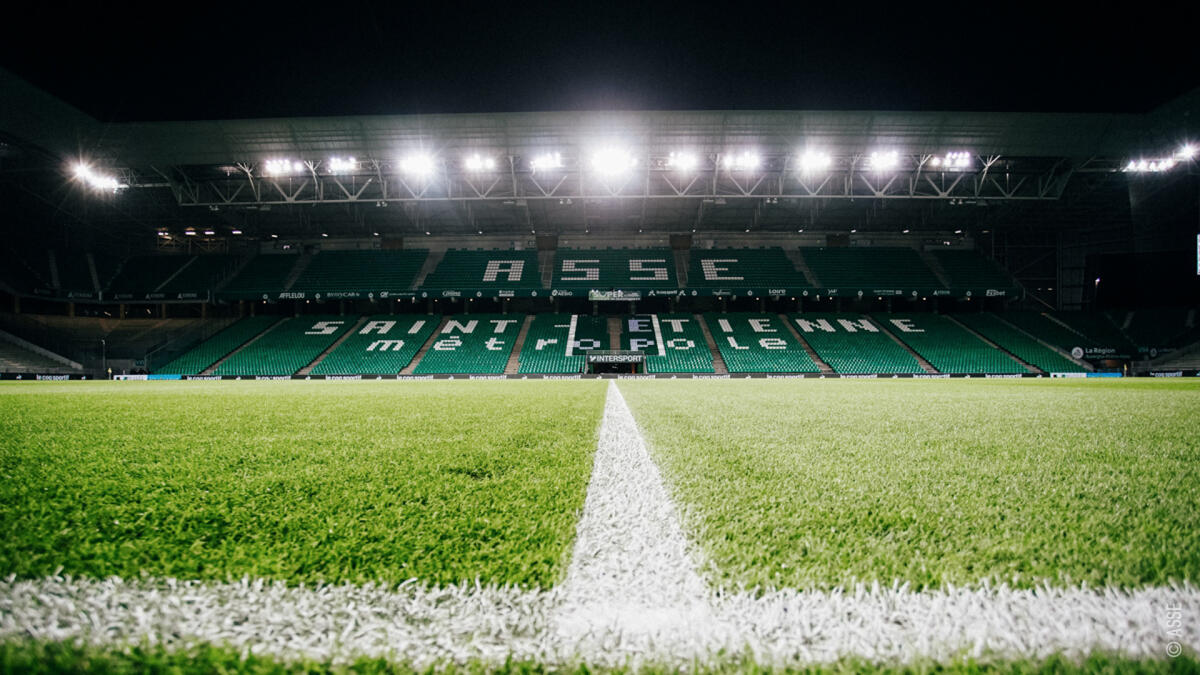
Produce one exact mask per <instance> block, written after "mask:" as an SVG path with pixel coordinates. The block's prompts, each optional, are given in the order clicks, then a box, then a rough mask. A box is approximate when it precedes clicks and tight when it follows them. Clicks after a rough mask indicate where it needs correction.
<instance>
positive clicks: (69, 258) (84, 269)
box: [56, 251, 97, 297]
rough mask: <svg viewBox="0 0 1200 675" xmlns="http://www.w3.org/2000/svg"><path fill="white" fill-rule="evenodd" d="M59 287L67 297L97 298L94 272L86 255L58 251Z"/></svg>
mask: <svg viewBox="0 0 1200 675" xmlns="http://www.w3.org/2000/svg"><path fill="white" fill-rule="evenodd" d="M56 261H57V263H58V285H59V288H60V289H62V292H63V293H64V294H65V295H66V296H67V297H72V296H73V295H75V294H82V295H84V296H95V295H96V292H97V290H96V285H95V284H94V283H92V272H91V269H90V268H89V267H88V257H87V254H86V253H78V252H74V251H58V252H57V255H56Z"/></svg>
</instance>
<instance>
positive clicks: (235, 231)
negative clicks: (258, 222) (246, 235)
mask: <svg viewBox="0 0 1200 675" xmlns="http://www.w3.org/2000/svg"><path fill="white" fill-rule="evenodd" d="M241 233H242V231H241V230H234V231H232V232H230V233H229V234H241Z"/></svg>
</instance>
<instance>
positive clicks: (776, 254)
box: [688, 248, 809, 290]
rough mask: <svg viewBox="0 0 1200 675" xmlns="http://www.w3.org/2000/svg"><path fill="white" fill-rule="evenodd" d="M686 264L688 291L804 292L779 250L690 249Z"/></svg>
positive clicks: (799, 277) (800, 278) (803, 284)
mask: <svg viewBox="0 0 1200 675" xmlns="http://www.w3.org/2000/svg"><path fill="white" fill-rule="evenodd" d="M690 259H691V261H690V262H689V263H688V287H689V288H727V289H732V290H736V289H739V288H746V289H750V288H759V289H761V288H781V289H787V288H806V287H809V283H808V281H806V280H805V279H804V275H803V274H801V273H800V272H798V271H796V266H795V265H794V264H793V263H792V261H791V259H790V258H788V257H787V254H786V253H784V252H783V249H781V248H723V249H692V251H691V253H690Z"/></svg>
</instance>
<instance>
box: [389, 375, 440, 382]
mask: <svg viewBox="0 0 1200 675" xmlns="http://www.w3.org/2000/svg"><path fill="white" fill-rule="evenodd" d="M396 379H397V380H403V381H405V382H416V381H418V380H432V379H433V376H432V375H397V376H396Z"/></svg>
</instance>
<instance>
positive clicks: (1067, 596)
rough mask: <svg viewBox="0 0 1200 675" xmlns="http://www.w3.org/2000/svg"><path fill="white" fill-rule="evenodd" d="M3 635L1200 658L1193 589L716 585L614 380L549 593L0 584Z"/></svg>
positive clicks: (569, 650) (328, 650) (881, 656)
mask: <svg viewBox="0 0 1200 675" xmlns="http://www.w3.org/2000/svg"><path fill="white" fill-rule="evenodd" d="M1171 617H1179V618H1181V621H1180V625H1179V626H1172V625H1170V624H1169V620H1170V619H1171ZM1176 630H1177V631H1178V632H1177V633H1176V632H1172V631H1176ZM12 639H36V640H55V641H73V642H80V643H84V644H88V645H92V646H96V647H111V646H119V645H124V644H130V643H133V644H142V643H144V644H149V645H159V646H162V647H164V648H167V649H171V650H178V649H187V648H189V647H191V646H194V645H198V644H210V643H211V644H223V645H227V646H229V647H231V648H234V649H236V650H238V651H244V652H249V653H253V654H256V655H261V656H268V657H272V658H276V659H279V660H281V661H292V660H296V659H305V658H307V659H315V660H318V661H330V662H333V663H335V664H343V663H347V662H349V661H352V660H354V659H356V658H360V657H384V658H388V659H390V660H393V661H396V662H400V663H406V664H410V665H412V666H413V667H415V668H418V669H425V668H427V667H429V666H431V665H435V664H445V663H450V662H454V663H466V662H468V661H480V662H483V663H490V664H496V665H499V664H502V663H503V662H504V661H505V660H507V659H510V658H511V659H513V660H514V661H518V662H520V661H532V662H536V663H541V664H544V665H547V666H556V665H567V666H570V665H573V664H577V663H586V664H589V665H596V666H634V667H636V666H638V665H640V664H656V665H663V666H670V667H673V668H675V669H679V670H688V669H692V668H695V667H704V666H714V665H719V664H720V663H721V662H723V661H725V660H730V659H739V658H746V659H749V660H751V661H752V662H754V663H758V664H760V665H770V666H788V665H810V664H818V663H829V662H832V661H836V660H838V659H840V658H844V657H856V658H860V659H866V660H868V661H871V662H876V663H889V664H898V663H905V662H911V661H912V660H915V659H930V660H934V661H939V662H947V661H953V660H955V659H959V658H962V657H964V656H973V657H976V658H978V659H980V660H984V661H987V660H996V659H1012V658H1034V659H1039V658H1044V657H1047V656H1050V655H1052V654H1062V655H1065V656H1067V657H1070V658H1079V657H1083V656H1085V655H1087V654H1089V653H1092V652H1104V653H1110V654H1120V655H1123V656H1127V657H1133V658H1165V657H1168V656H1170V655H1171V654H1172V651H1173V647H1172V645H1175V646H1178V647H1181V648H1183V649H1185V650H1187V651H1190V652H1191V653H1193V654H1195V653H1196V652H1197V651H1200V590H1198V589H1197V588H1196V587H1194V586H1192V585H1190V584H1183V585H1178V586H1171V587H1158V588H1144V589H1134V590H1124V589H1111V588H1106V589H1095V590H1093V589H1088V588H1078V587H1076V588H1052V587H1044V588H1037V589H1032V590H1026V589H1012V588H1009V587H1007V586H1003V585H1001V586H994V587H992V586H986V585H985V586H982V587H975V588H945V589H941V590H935V591H919V592H914V591H910V590H908V589H906V588H880V587H878V586H857V587H855V588H853V589H849V590H837V591H832V592H802V591H793V590H781V591H767V592H762V593H740V592H739V593H729V592H724V591H721V590H712V589H709V588H708V587H707V586H706V585H705V584H704V582H703V580H702V579H701V578H700V576H699V575H698V574H697V573H696V570H695V567H694V566H693V564H692V561H691V560H690V558H689V555H688V544H687V540H686V538H685V537H684V535H683V533H682V531H681V529H680V527H679V523H678V519H677V517H676V512H675V508H674V507H673V506H672V504H671V501H670V499H669V496H668V494H667V492H666V490H665V489H664V487H663V484H662V480H661V478H660V476H659V472H658V469H657V467H656V466H655V465H654V462H653V460H652V459H651V458H650V456H649V454H648V453H647V451H646V445H645V442H644V441H643V439H642V436H641V434H640V432H639V431H638V428H637V424H636V422H635V421H634V418H633V415H632V414H631V413H630V411H629V408H628V406H626V404H625V401H624V398H623V397H622V396H621V393H620V391H619V390H618V388H617V387H616V385H615V383H610V386H609V390H608V398H607V401H606V403H605V410H604V417H603V420H602V422H601V427H600V440H599V443H598V445H597V450H596V458H595V465H594V468H593V474H592V478H591V482H590V483H589V486H588V494H587V498H586V501H585V504H584V513H583V516H582V518H581V519H580V522H579V524H578V526H577V529H576V543H575V549H574V552H573V556H572V559H571V563H570V566H569V567H568V569H567V577H566V580H565V581H564V583H563V584H561V585H560V586H559V587H557V588H555V589H552V590H549V591H540V590H532V591H530V590H520V589H515V588H511V587H496V586H480V585H470V584H464V585H459V586H450V587H443V588H429V587H426V586H422V585H419V584H408V583H406V584H402V585H401V586H399V587H392V588H386V587H382V586H372V585H367V586H353V585H340V586H318V587H303V586H301V587H292V588H288V587H287V586H285V585H284V584H282V583H270V582H264V581H242V582H239V583H214V582H198V581H189V582H183V581H176V580H169V579H168V580H138V581H124V580H121V579H118V578H110V579H104V580H91V579H71V578H62V577H50V578H44V579H34V580H16V579H14V578H12V577H9V578H8V579H3V580H0V640H12Z"/></svg>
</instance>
